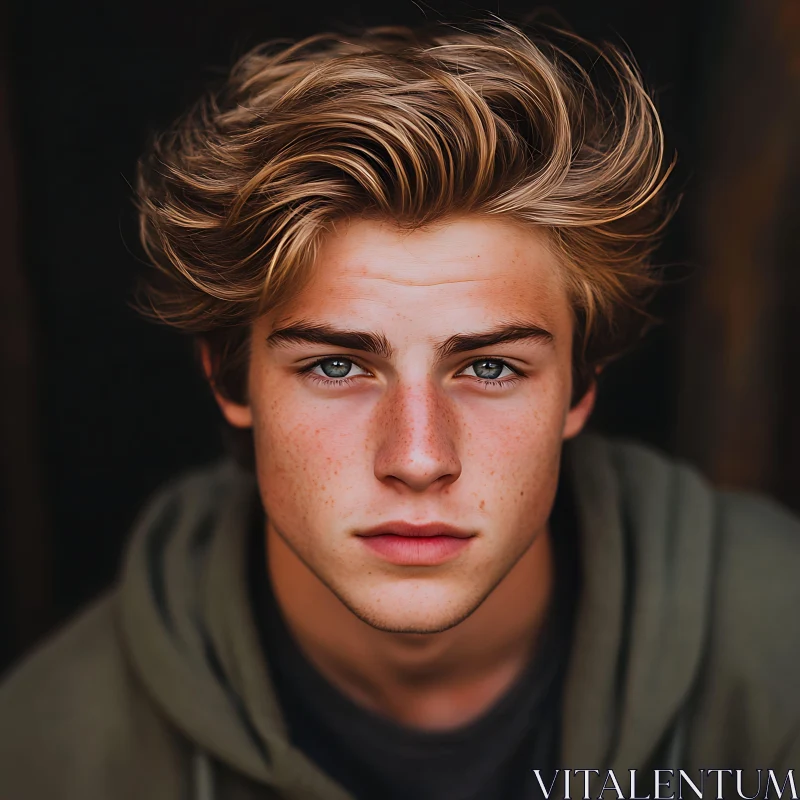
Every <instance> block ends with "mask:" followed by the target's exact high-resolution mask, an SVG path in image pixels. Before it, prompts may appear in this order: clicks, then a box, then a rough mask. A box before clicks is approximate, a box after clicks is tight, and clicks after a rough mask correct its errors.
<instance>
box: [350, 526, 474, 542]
mask: <svg viewBox="0 0 800 800" xmlns="http://www.w3.org/2000/svg"><path fill="white" fill-rule="evenodd" d="M358 535H359V536H386V535H390V536H392V535H393V536H405V537H413V538H417V537H419V538H423V537H425V538H427V537H433V536H452V537H453V538H455V539H469V538H470V537H471V536H472V535H473V534H472V533H470V531H466V530H463V529H461V528H456V527H454V526H453V525H447V524H446V523H444V522H426V523H425V524H423V525H414V524H413V523H410V522H386V523H384V524H383V525H378V526H377V527H375V528H369V529H368V530H365V531H361V532H360V533H359V534H358Z"/></svg>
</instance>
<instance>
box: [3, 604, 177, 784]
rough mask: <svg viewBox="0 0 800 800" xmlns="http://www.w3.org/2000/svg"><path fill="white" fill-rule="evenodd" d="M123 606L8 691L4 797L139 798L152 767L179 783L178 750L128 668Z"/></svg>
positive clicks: (41, 650)
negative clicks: (119, 621) (120, 621)
mask: <svg viewBox="0 0 800 800" xmlns="http://www.w3.org/2000/svg"><path fill="white" fill-rule="evenodd" d="M116 602H117V601H116V595H115V594H109V595H106V596H104V597H103V598H101V599H100V600H98V601H96V602H95V603H93V604H92V605H91V606H90V607H89V608H87V609H86V610H85V611H83V612H82V613H80V614H79V615H78V616H77V617H76V618H74V619H73V620H72V621H71V622H69V623H68V624H67V625H66V626H65V627H64V628H62V629H61V630H60V631H58V632H57V633H56V634H55V635H54V636H52V637H51V638H49V639H48V640H47V641H45V642H44V643H43V644H41V645H40V646H39V647H38V648H36V650H34V651H33V652H32V653H31V654H30V655H29V656H27V657H26V658H25V659H23V661H22V662H20V663H19V664H18V665H17V666H16V667H14V668H13V669H12V671H11V672H10V673H9V674H8V675H6V676H5V677H4V680H3V682H2V683H0V795H2V796H3V797H18V798H30V799H31V800H38V799H39V798H45V797H54V796H58V797H63V798H70V800H71V798H73V797H74V798H76V799H77V798H78V797H80V798H82V800H94V798H98V800H99V798H101V797H120V798H122V797H128V796H131V797H133V796H138V795H136V793H135V791H136V790H135V789H134V787H135V786H136V784H137V772H139V770H140V768H141V764H142V763H143V762H144V761H145V760H146V761H147V762H148V768H152V766H154V765H159V766H160V771H161V773H162V776H163V781H164V784H165V788H166V785H168V784H170V783H174V781H175V779H176V776H177V766H176V764H175V761H176V759H177V752H176V748H177V745H176V743H175V742H174V741H173V740H172V735H171V734H170V733H169V731H168V730H167V729H166V727H165V726H164V724H163V723H162V722H161V720H160V718H159V716H158V714H157V713H156V712H155V709H153V708H152V706H151V704H150V702H149V700H148V698H147V697H146V696H145V695H144V694H143V692H142V690H141V689H140V687H139V685H138V684H137V683H136V681H135V679H134V677H133V675H132V673H131V672H130V670H129V669H128V666H127V663H126V659H125V654H124V652H123V650H122V647H121V645H120V639H119V637H118V635H117V631H116ZM137 765H138V767H137ZM171 775H172V776H173V777H172V778H171V777H170V776H171ZM123 787H124V790H123ZM143 788H144V787H141V786H139V789H143ZM170 790H171V791H172V792H174V791H175V787H174V786H171V787H170ZM131 791H132V792H133V794H126V793H125V792H131ZM148 796H150V797H162V796H163V797H167V796H172V795H171V794H169V793H165V794H163V795H162V794H160V791H159V792H156V793H152V792H151V793H150V794H148Z"/></svg>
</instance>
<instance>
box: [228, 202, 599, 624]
mask: <svg viewBox="0 0 800 800" xmlns="http://www.w3.org/2000/svg"><path fill="white" fill-rule="evenodd" d="M572 325H573V322H572V316H571V313H570V307H569V303H568V299H567V294H566V290H565V288H564V286H563V283H562V280H561V273H560V271H559V265H558V263H557V261H556V259H555V257H554V256H553V254H552V253H551V252H550V251H549V250H548V247H547V244H546V241H545V239H544V237H543V235H542V234H541V233H539V232H537V231H536V230H532V229H530V228H522V227H521V226H518V225H516V224H514V223H512V222H508V221H502V220H489V219H486V218H480V217H463V218H459V219H455V220H451V221H449V222H447V223H443V224H440V225H438V226H436V227H432V228H428V229H424V230H416V231H413V232H407V231H405V232H403V231H400V230H398V229H397V228H395V227H394V226H393V225H392V224H391V223H381V222H377V221H365V220H358V221H351V222H349V223H347V224H346V225H343V226H341V227H340V228H339V230H338V231H337V232H336V233H334V234H330V235H329V237H328V238H327V239H326V240H325V241H324V243H323V245H322V247H321V249H320V252H319V256H318V260H317V262H316V264H315V269H314V275H313V277H312V279H311V281H310V283H309V284H307V286H306V287H305V288H304V289H303V290H302V291H301V292H300V293H299V294H298V295H297V296H296V297H295V298H294V300H293V301H292V303H291V304H290V305H289V306H286V307H284V308H282V309H281V311H280V313H279V314H272V315H267V316H265V317H263V318H261V319H260V320H258V321H257V322H256V323H255V325H254V326H253V339H252V354H251V363H250V370H249V398H250V399H249V405H247V406H242V405H234V404H232V403H230V402H229V401H224V400H220V403H221V405H222V408H223V411H224V413H225V414H226V416H227V418H228V420H229V421H230V422H232V423H233V424H235V425H238V426H249V425H252V428H253V435H254V441H255V449H256V463H257V473H258V483H259V487H260V492H261V496H262V500H263V503H264V508H265V509H266V512H267V518H268V531H267V535H268V537H279V538H280V540H281V541H282V542H283V543H284V544H285V545H287V546H288V548H289V549H290V550H291V551H292V552H293V553H294V555H295V556H296V557H297V558H299V559H300V561H302V562H303V564H304V565H305V566H306V567H307V568H308V570H310V571H311V572H312V573H313V575H314V576H316V578H317V579H319V581H321V582H322V583H323V584H324V585H325V586H327V587H328V588H329V589H330V590H331V591H332V592H333V593H334V594H335V595H336V596H337V597H338V598H339V599H340V600H341V601H342V603H344V605H345V606H346V607H347V608H348V609H349V610H350V611H352V613H353V614H355V615H356V616H357V617H359V618H360V619H361V620H363V621H365V622H367V623H368V624H370V625H371V626H373V627H375V628H378V629H381V630H386V631H404V632H417V633H420V632H434V631H441V630H446V629H447V628H450V627H452V626H454V625H457V624H458V623H459V622H461V621H463V620H464V619H466V618H467V617H468V616H469V615H470V614H471V613H472V612H473V611H475V610H476V609H477V608H478V607H479V606H480V605H481V603H482V602H483V601H484V600H485V599H486V598H487V596H488V595H489V594H490V593H491V592H492V590H493V589H494V588H495V587H496V586H497V585H498V584H499V583H500V582H501V581H502V580H503V578H504V577H505V576H506V575H508V573H509V571H510V570H511V569H512V568H513V567H514V565H515V564H516V563H517V562H518V561H519V560H520V558H521V557H522V556H523V555H524V554H525V553H526V552H527V551H528V550H529V548H531V546H532V544H533V543H534V542H535V541H536V539H537V537H539V536H542V535H544V534H545V532H546V529H547V518H548V515H549V513H550V509H551V506H552V503H553V499H554V496H555V491H556V487H557V481H558V469H559V462H560V454H561V445H562V441H563V440H564V439H565V438H567V437H571V436H574V435H575V434H577V433H578V432H579V430H580V429H581V428H582V426H583V425H584V422H585V420H586V418H587V416H588V414H589V412H590V410H591V404H592V400H593V394H592V393H589V394H588V395H587V396H586V398H584V399H583V400H582V401H581V402H580V403H579V404H578V405H576V406H574V407H572V408H570V393H571V353H572ZM422 526H428V527H422ZM376 529H377V530H376ZM419 534H423V535H419Z"/></svg>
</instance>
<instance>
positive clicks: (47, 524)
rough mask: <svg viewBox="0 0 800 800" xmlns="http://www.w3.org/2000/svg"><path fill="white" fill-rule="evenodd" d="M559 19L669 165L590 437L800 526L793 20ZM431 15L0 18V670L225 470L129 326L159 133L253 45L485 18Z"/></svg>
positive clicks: (148, 336)
mask: <svg viewBox="0 0 800 800" xmlns="http://www.w3.org/2000/svg"><path fill="white" fill-rule="evenodd" d="M547 5H548V6H549V7H550V8H553V9H555V10H556V11H558V12H560V13H561V14H562V15H563V16H564V17H565V19H566V20H567V21H568V22H569V23H570V24H571V25H572V26H573V27H574V28H575V29H576V30H577V31H578V32H579V33H582V34H584V35H586V36H588V37H590V38H594V39H600V38H611V39H613V40H615V41H620V39H621V40H623V41H625V42H626V43H627V44H628V45H629V46H630V48H631V50H632V51H633V53H634V55H635V56H636V58H637V60H638V61H639V63H640V65H641V66H642V68H643V71H644V74H645V78H646V80H647V82H648V84H649V85H650V86H651V87H652V88H653V89H654V90H655V91H656V94H657V99H658V104H659V107H660V109H661V112H662V115H663V119H664V125H665V129H666V132H667V137H668V144H669V146H670V147H671V148H675V149H677V151H678V154H679V158H680V161H679V167H678V171H677V173H676V179H675V180H674V181H673V186H672V191H673V192H674V193H675V194H677V193H681V192H682V193H683V195H684V201H683V205H682V207H681V211H680V212H679V214H678V216H677V218H676V219H675V221H674V224H673V226H672V229H671V231H670V234H669V237H668V238H667V240H666V242H665V245H664V248H663V251H662V253H661V254H660V260H661V261H662V262H663V263H668V264H672V265H674V266H673V267H671V268H670V270H669V272H668V274H669V275H670V277H671V278H672V279H673V282H672V283H671V284H670V286H669V287H667V288H666V289H665V290H664V291H663V292H662V293H661V295H660V296H659V298H658V300H657V302H656V304H655V305H656V308H655V310H656V312H657V313H658V314H660V315H661V317H662V318H663V319H664V324H663V325H662V326H661V327H660V328H659V329H657V330H656V331H654V332H653V334H652V335H651V336H650V337H649V338H648V339H647V341H646V342H644V343H643V345H642V347H641V348H639V350H638V351H636V352H635V353H633V354H632V355H631V356H630V357H629V358H628V359H627V360H626V361H624V362H620V363H619V364H617V365H614V366H613V367H612V368H611V369H609V371H608V374H607V375H606V376H604V383H603V386H602V394H601V402H600V403H599V406H598V409H597V414H596V418H595V426H596V427H598V428H600V429H602V430H605V431H608V432H610V433H614V434H621V435H627V436H635V437H637V438H639V439H642V440H645V441H649V442H651V443H653V444H654V445H656V446H658V447H661V448H663V449H665V450H667V451H668V452H671V453H673V454H676V455H679V456H682V457H684V458H687V459H689V460H690V461H692V462H693V463H695V464H697V465H698V466H699V467H700V468H701V469H702V470H703V471H704V472H705V473H706V474H707V475H708V476H709V477H710V478H711V479H712V480H713V481H715V482H716V483H718V484H719V485H725V486H732V487H742V488H752V489H758V490H762V491H766V492H769V493H771V494H773V495H774V496H776V497H778V498H779V499H780V500H782V501H783V502H784V503H786V504H788V505H789V506H791V507H793V508H795V509H798V510H800V415H798V414H795V413H794V410H795V408H796V407H798V405H800V378H799V377H798V369H797V364H798V357H799V356H800V333H798V330H797V326H796V322H795V320H796V319H797V318H798V312H800V275H799V274H798V270H797V267H796V265H797V261H798V257H800V233H798V227H799V226H798V219H797V216H798V210H800V188H799V187H800V180H798V179H800V156H798V146H797V143H798V142H800V2H798V0H693V1H692V2H689V0H672V2H664V3H641V2H640V1H639V0H636V2H634V0H609V2H606V3H597V2H589V0H562V1H561V2H559V1H558V0H554V1H553V2H550V3H548V4H547ZM433 8H435V9H436V11H438V12H439V14H437V13H436V12H435V11H434V10H433ZM433 8H432V7H431V6H430V5H427V4H418V3H415V2H411V0H406V1H405V2H400V0H382V2H380V3H379V2H377V0H375V2H373V3H366V2H361V3H358V2H355V3H341V4H332V3H325V4H322V3H316V4H315V3H314V2H308V1H306V2H299V3H295V4H280V5H279V4H271V3H265V2H257V0H228V2H224V3H223V2H221V0H217V1H216V2H215V1H214V0H206V2H204V3H202V4H198V3H190V2H189V0H162V2H158V3H157V2H155V1H154V0H141V1H140V2H137V3H133V2H130V1H126V0H120V2H118V3H116V4H106V3H100V2H98V0H81V2H76V3H69V4H63V3H56V2H46V1H45V0H18V2H17V4H16V5H9V3H8V2H5V4H4V5H1V6H0V211H2V213H0V287H1V288H0V374H2V376H3V379H2V386H3V391H2V392H0V667H2V665H4V664H7V663H8V662H9V661H10V660H12V659H13V658H15V657H16V656H17V655H18V654H19V653H20V652H21V651H22V650H23V649H24V648H26V647H27V646H29V645H30V644H31V643H32V642H34V641H35V640H36V639H37V638H39V637H40V636H41V635H42V634H43V632H45V631H47V630H48V629H50V628H52V626H54V625H55V624H57V623H58V622H60V621H61V620H63V619H64V617H65V616H67V615H68V614H70V613H72V612H73V611H74V610H75V609H76V608H77V607H78V606H79V605H81V604H82V603H84V602H86V600H88V599H89V598H90V597H91V596H92V595H94V594H95V593H96V592H97V591H99V590H100V589H102V587H104V586H105V585H107V584H108V583H109V582H110V581H111V580H112V579H113V577H114V575H115V572H116V570H117V566H118V562H119V555H120V552H121V548H122V546H123V544H124V541H125V537H126V535H127V531H128V527H129V525H130V523H131V521H132V519H133V517H134V516H135V514H136V512H137V510H138V509H139V507H140V506H141V504H142V502H143V501H144V499H145V498H146V497H147V495H148V494H149V493H150V492H151V491H152V490H153V489H155V487H156V486H157V485H158V484H159V483H161V482H162V481H163V480H164V479H165V478H167V477H168V476H170V475H173V474H175V473H176V472H178V471H180V470H181V469H184V468H186V467H188V466H190V465H193V464H197V463H202V462H203V461H207V460H209V459H211V458H214V457H215V456H216V455H217V454H218V453H219V452H220V442H219V438H218V436H217V433H216V431H217V425H218V423H217V415H216V410H215V408H214V406H213V403H212V402H211V399H210V397H209V395H208V392H207V391H206V390H205V387H204V386H203V384H202V381H201V380H200V378H199V376H198V375H197V374H196V373H195V371H194V368H193V365H192V362H191V359H190V358H189V356H188V349H187V345H186V343H185V342H184V341H182V340H181V339H179V338H178V337H176V336H174V335H173V334H172V333H171V332H169V331H164V330H160V329H158V328H154V327H152V326H149V325H148V324H146V323H144V322H143V321H141V320H139V319H138V318H137V317H136V315H135V314H134V313H133V312H132V311H131V310H130V309H129V308H128V306H127V302H128V299H129V296H130V289H131V285H132V279H133V275H134V274H135V272H136V269H137V266H138V265H137V258H138V247H137V243H136V237H135V222H134V216H133V211H132V208H131V204H130V199H131V192H130V188H129V186H128V182H129V181H130V180H131V178H132V176H133V168H134V163H135V159H136V157H137V155H138V153H139V151H140V150H141V147H142V145H143V143H144V141H145V137H146V135H147V133H148V131H149V130H150V129H151V128H153V127H158V126H161V125H163V124H165V123H166V122H168V121H169V120H170V119H171V118H172V117H173V116H174V115H175V114H176V113H177V112H178V111H179V110H180V109H181V108H182V107H183V105H185V103H186V102H187V101H188V100H190V99H192V98H193V97H194V96H195V95H196V94H197V93H198V92H199V91H200V90H201V89H202V86H203V85H204V83H205V82H206V81H207V79H208V78H209V77H213V76H215V75H216V74H218V70H217V71H215V69H214V68H215V67H216V68H220V67H223V68H224V67H225V66H226V65H228V64H230V63H231V60H232V58H233V57H234V56H235V55H236V54H238V53H241V52H242V51H243V50H244V49H245V48H246V47H247V46H249V45H251V44H254V43H255V42H256V41H258V40H259V39H261V38H269V37H275V36H301V35H305V34H308V33H312V32H314V31H318V30H320V29H324V28H327V27H330V26H331V25H332V24H336V23H340V22H346V23H350V24H355V25H365V24H380V23H411V24H413V23H414V22H418V21H419V20H421V19H422V15H423V13H424V14H427V15H428V16H434V17H435V16H443V17H446V18H450V19H452V18H454V17H457V16H458V15H463V14H469V13H476V12H475V10H474V7H472V6H468V5H466V4H465V3H463V2H462V3H460V4H457V3H455V2H441V3H437V4H435V5H434V6H433ZM489 10H491V11H494V12H496V13H499V14H501V15H503V16H507V17H509V18H511V19H514V18H519V17H520V16H521V15H523V14H524V13H526V12H527V11H530V10H531V6H530V5H529V4H524V3H520V2H508V3H502V4H498V5H496V6H493V7H492V8H491V9H489ZM478 13H479V12H478ZM679 278H680V280H678V279H679Z"/></svg>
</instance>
